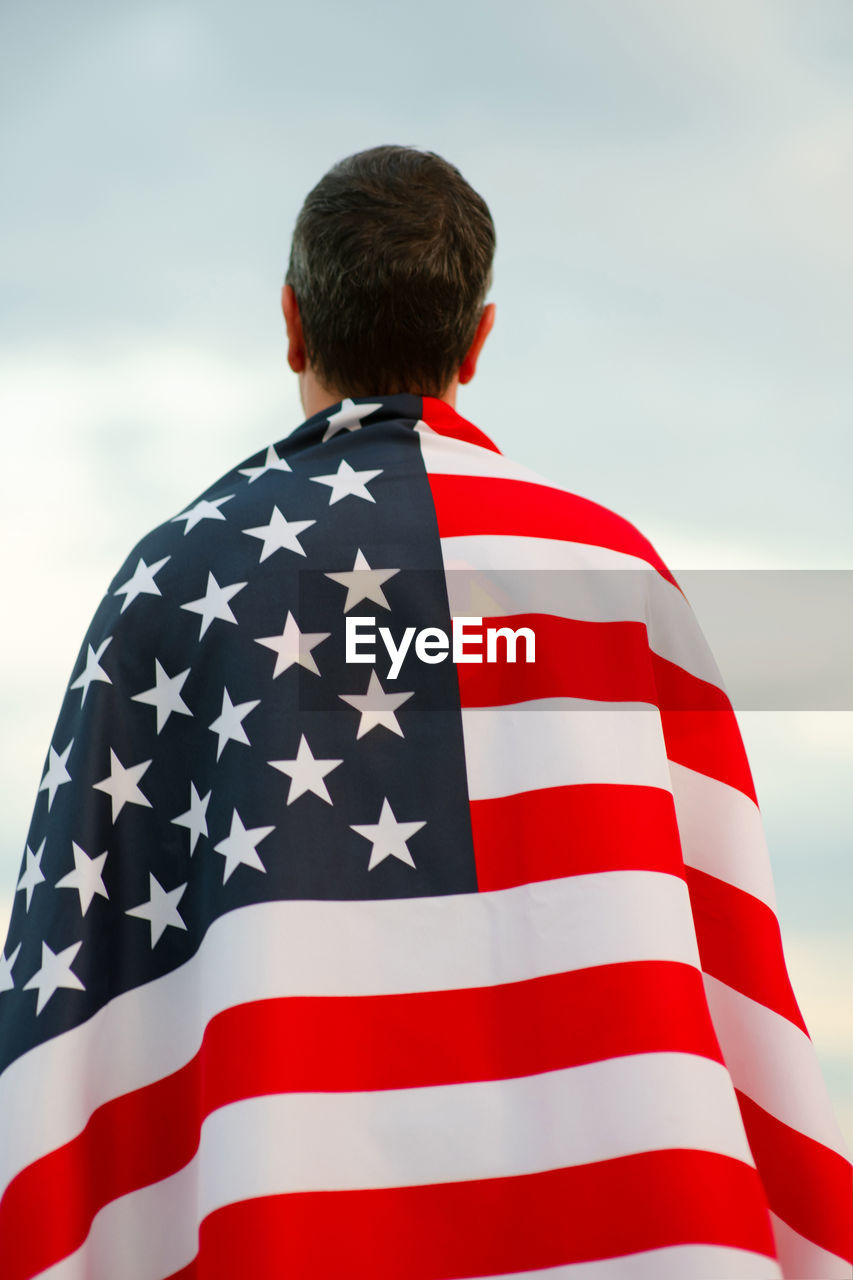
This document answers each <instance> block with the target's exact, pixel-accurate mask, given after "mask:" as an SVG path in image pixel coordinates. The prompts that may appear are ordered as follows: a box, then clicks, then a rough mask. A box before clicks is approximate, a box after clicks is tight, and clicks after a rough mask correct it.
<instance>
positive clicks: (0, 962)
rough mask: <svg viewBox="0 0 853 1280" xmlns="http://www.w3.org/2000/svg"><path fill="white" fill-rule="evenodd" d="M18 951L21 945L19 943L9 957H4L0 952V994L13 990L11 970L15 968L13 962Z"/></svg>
mask: <svg viewBox="0 0 853 1280" xmlns="http://www.w3.org/2000/svg"><path fill="white" fill-rule="evenodd" d="M20 950H21V944H20V942H19V943H18V945H17V946H16V947H15V950H14V951H13V952H12V954H11V955H10V956H4V954H3V952H2V951H0V993H2V992H3V991H12V990H13V989H14V986H15V983H14V982H13V980H12V970H13V969H14V967H15V961H16V960H17V958H18V952H19V951H20Z"/></svg>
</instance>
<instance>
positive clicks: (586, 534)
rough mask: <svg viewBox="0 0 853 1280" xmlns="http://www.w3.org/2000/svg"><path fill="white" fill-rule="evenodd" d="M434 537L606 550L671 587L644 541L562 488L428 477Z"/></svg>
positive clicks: (616, 519)
mask: <svg viewBox="0 0 853 1280" xmlns="http://www.w3.org/2000/svg"><path fill="white" fill-rule="evenodd" d="M429 483H430V489H431V490H432V496H433V502H434V505H435V513H436V517H437V519H438V529H439V534H440V535H441V537H442V538H455V537H461V536H464V535H467V534H482V535H488V534H511V535H512V536H513V537H516V538H553V539H555V540H556V541H558V542H581V543H584V544H586V545H590V546H595V547H608V548H609V549H610V550H611V551H621V552H624V553H625V554H626V555H631V556H638V557H639V558H640V559H641V560H645V561H647V562H648V563H649V564H650V565H652V566H653V567H654V568H655V569H657V570H658V572H659V573H660V574H662V575H663V577H665V578H666V579H667V581H669V582H672V583H673V584H674V585H676V586H677V585H678V584H677V583H676V582H675V579H674V578H673V576H672V574H671V573H670V572H669V570H668V569H667V567H666V565H665V564H664V562H663V561H662V560H661V558H660V556H659V555H658V553H657V552H656V551H655V549H654V547H653V546H652V544H651V543H650V542H649V540H648V539H647V538H644V537H643V535H642V534H641V533H640V531H639V530H638V529H635V528H634V526H633V525H632V524H629V523H628V521H627V520H624V519H623V518H622V516H618V515H616V513H615V512H613V511H609V510H608V509H607V507H602V506H599V504H598V503H597V502H591V501H590V500H589V499H588V498H581V497H579V496H578V495H577V494H574V493H566V492H565V491H564V490H562V489H552V488H550V486H548V485H544V484H532V483H531V482H530V481H528V480H505V479H502V478H495V477H493V476H452V475H435V474H430V476H429Z"/></svg>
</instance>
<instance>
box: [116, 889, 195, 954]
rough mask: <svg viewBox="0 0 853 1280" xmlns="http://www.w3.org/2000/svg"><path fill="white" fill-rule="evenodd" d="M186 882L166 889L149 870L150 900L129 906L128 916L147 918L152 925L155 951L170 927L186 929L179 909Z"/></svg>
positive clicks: (138, 918)
mask: <svg viewBox="0 0 853 1280" xmlns="http://www.w3.org/2000/svg"><path fill="white" fill-rule="evenodd" d="M186 887H187V886H186V884H179V885H178V887H177V888H176V889H169V890H166V889H164V888H163V886H162V885H161V883H160V881H159V880H158V879H157V877H156V876H153V875H152V874H151V872H150V871H149V872H148V895H149V896H148V901H147V902H140V904H139V906H138V907H129V908H128V910H127V911H125V913H124V914H125V915H126V916H135V917H136V918H137V920H147V921H148V923H149V924H150V925H151V949H152V951H153V949H154V947H156V945H157V943H158V942H159V941H160V939H161V938H162V936H163V934H164V932H165V931H166V929H168V928H172V929H186V927H187V926H186V925H185V924H184V922H183V920H182V919H181V914H180V912H179V911H178V903H179V902H180V900H181V898H182V897H183V896H184V892H185V890H186Z"/></svg>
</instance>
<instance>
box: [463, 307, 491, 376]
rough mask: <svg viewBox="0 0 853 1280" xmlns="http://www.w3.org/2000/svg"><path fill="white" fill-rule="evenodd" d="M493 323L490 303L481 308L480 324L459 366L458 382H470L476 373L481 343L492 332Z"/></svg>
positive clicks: (481, 348) (481, 347)
mask: <svg viewBox="0 0 853 1280" xmlns="http://www.w3.org/2000/svg"><path fill="white" fill-rule="evenodd" d="M494 323H495V304H494V303H493V302H490V303H489V304H488V306H485V307H483V314H482V315H481V316H480V323H479V324H478V325H477V332H476V333H475V334H474V341H473V342H472V343H471V345H470V347H469V348H468V351H467V354H466V356H465V359H464V360H463V361H462V363H461V365H460V366H459V381H460V382H461V383H463V384H464V383H466V382H470V381H471V379H472V378H473V376H474V374H475V373H476V372H477V361H478V360H479V359H480V352H481V351H482V350H483V343H484V342H485V341H486V338H488V336H489V334H490V333H491V332H492V325H493V324H494Z"/></svg>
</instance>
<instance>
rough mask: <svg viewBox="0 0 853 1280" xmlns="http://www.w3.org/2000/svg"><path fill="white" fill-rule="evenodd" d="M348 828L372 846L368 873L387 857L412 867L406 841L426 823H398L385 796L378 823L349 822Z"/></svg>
mask: <svg viewBox="0 0 853 1280" xmlns="http://www.w3.org/2000/svg"><path fill="white" fill-rule="evenodd" d="M350 826H351V827H352V829H353V831H357V832H358V834H359V835H360V836H364V838H365V840H370V841H371V843H372V845H373V848H372V850H371V852H370V862H369V863H368V864H367V869H368V871H372V870H373V868H374V867H378V866H379V863H380V862H384V861H385V859H386V858H388V857H393V858H399V859H400V861H401V862H406V863H408V865H409V866H410V867H413V866H414V865H415V864H414V862H413V861H412V855H411V854H410V853H409V850H408V848H407V846H406V841H407V840H409V839H411V837H412V836H413V835H414V834H415V832H416V831H420V829H421V827H425V826H426V823H425V822H398V821H397V819H396V818H395V817H394V813H393V810H392V808H391V806H390V804H389V803H388V798H387V796H386V798H385V799H384V800H383V801H382V812H381V813H380V815H379V821H378V822H369V823H366V824H364V825H361V826H356V824H355V823H353V822H351V823H350Z"/></svg>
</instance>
